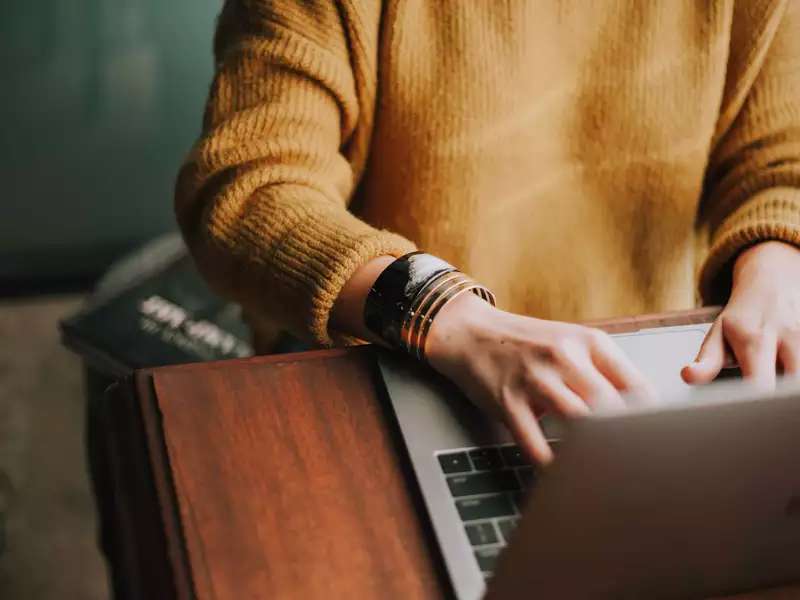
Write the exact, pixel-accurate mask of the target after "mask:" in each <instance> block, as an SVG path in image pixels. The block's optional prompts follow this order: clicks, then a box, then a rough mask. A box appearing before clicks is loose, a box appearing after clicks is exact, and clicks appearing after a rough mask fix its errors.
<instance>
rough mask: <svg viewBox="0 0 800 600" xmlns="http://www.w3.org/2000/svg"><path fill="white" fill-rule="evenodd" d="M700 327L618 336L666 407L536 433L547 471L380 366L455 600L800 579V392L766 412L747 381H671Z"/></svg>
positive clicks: (446, 390)
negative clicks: (548, 453)
mask: <svg viewBox="0 0 800 600" xmlns="http://www.w3.org/2000/svg"><path fill="white" fill-rule="evenodd" d="M708 327H709V325H708V324H701V325H686V326H677V327H664V328H658V329H649V330H640V331H637V332H634V333H626V334H620V335H616V336H613V337H614V339H615V341H616V342H617V343H618V344H619V345H620V346H621V348H622V349H623V350H624V351H625V352H626V353H627V354H628V355H629V357H630V358H631V359H632V360H633V361H634V363H635V364H636V365H637V366H638V367H639V369H640V370H641V371H642V372H643V373H644V374H645V375H646V376H648V377H650V379H651V381H653V382H654V383H655V385H656V387H657V388H658V389H659V391H660V392H661V395H662V399H664V400H665V402H663V403H662V404H660V405H659V407H658V408H650V409H638V410H635V411H633V410H632V411H626V412H622V413H618V414H615V413H607V414H597V415H593V416H591V417H588V418H585V419H580V420H575V421H570V422H561V421H559V420H557V419H554V418H550V419H549V420H548V419H545V420H544V421H543V423H542V425H543V429H544V431H545V435H546V436H547V438H548V439H549V440H550V441H551V444H552V446H553V448H554V451H555V455H556V459H555V461H554V463H553V465H551V466H550V467H549V468H548V469H547V470H546V471H544V472H542V471H540V470H539V469H537V468H536V467H534V466H533V465H531V464H530V463H529V462H528V460H527V458H526V457H525V456H524V455H523V454H522V453H521V452H520V450H519V448H518V447H517V446H516V445H515V444H514V441H513V439H512V437H511V435H510V434H509V433H508V431H507V430H506V429H505V428H504V427H503V426H502V425H500V424H499V423H497V422H494V421H491V420H489V419H488V418H487V417H486V416H484V414H483V413H482V412H481V411H479V410H478V409H477V408H476V407H474V406H473V405H472V404H470V402H469V401H468V400H467V399H465V398H464V397H463V396H462V394H461V393H460V392H459V391H458V390H457V389H456V388H455V386H453V385H452V384H451V383H449V382H447V381H445V380H444V378H442V377H439V376H438V375H436V374H434V373H432V371H431V370H430V369H428V368H426V367H424V366H422V365H420V364H418V363H415V362H414V361H412V360H410V359H407V358H405V357H403V356H398V355H397V354H394V353H389V352H382V353H380V354H379V359H378V361H379V366H380V370H381V374H382V376H383V380H384V384H385V387H386V390H387V393H388V396H389V399H390V402H391V406H392V407H393V410H394V413H395V415H396V418H397V422H398V424H399V427H400V431H401V433H402V437H403V440H404V442H405V446H406V449H407V451H408V456H409V458H410V461H411V465H412V467H413V471H414V473H415V475H416V479H417V482H418V484H419V488H420V491H421V494H422V498H423V500H424V504H425V507H426V509H427V512H428V516H429V518H430V523H431V525H432V527H433V531H434V533H435V537H436V539H437V541H438V544H439V547H440V549H441V553H442V556H443V558H444V563H445V566H446V568H447V572H448V575H449V578H450V580H451V583H452V587H453V591H454V593H455V596H456V597H457V598H458V599H459V600H474V599H476V598H480V597H483V595H484V594H485V593H486V591H487V584H490V585H489V586H488V589H489V595H490V596H496V597H499V598H558V599H561V598H564V599H569V598H580V599H586V598H660V597H663V598H685V597H703V596H707V595H710V594H720V593H727V592H731V591H739V590H745V589H750V588H757V587H763V586H765V585H768V584H778V583H782V582H786V581H792V580H795V579H800V558H798V557H800V386H798V384H793V385H786V386H782V387H780V388H779V391H777V392H776V393H775V394H774V395H773V396H774V397H772V398H771V399H770V400H769V401H765V400H764V398H763V394H761V393H759V392H758V391H756V390H753V389H752V388H751V387H749V386H747V385H746V384H744V383H742V382H726V383H715V384H712V385H710V386H704V387H702V388H690V387H689V386H687V385H686V384H685V383H683V381H682V379H681V378H680V370H681V368H682V367H683V366H684V365H686V364H687V363H688V362H690V361H691V360H693V359H694V357H695V355H696V354H697V351H698V349H699V347H700V344H701V343H702V340H703V338H704V336H705V334H706V332H707V331H708ZM523 515H524V519H523V518H522V516H523ZM511 539H514V540H515V543H514V544H513V545H512V546H511V547H510V549H509V552H508V553H506V552H504V550H505V548H506V546H507V545H508V543H509V541H510V540H511Z"/></svg>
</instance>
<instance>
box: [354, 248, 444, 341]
mask: <svg viewBox="0 0 800 600" xmlns="http://www.w3.org/2000/svg"><path fill="white" fill-rule="evenodd" d="M455 270H456V268H455V267H454V266H453V265H451V264H450V263H448V262H446V261H443V260H442V259H440V258H436V257H435V256H432V255H430V254H425V253H424V252H412V253H410V254H406V255H405V256H401V257H400V258H398V259H397V260H395V261H394V262H392V264H390V265H389V266H388V267H386V269H384V270H383V272H382V273H381V274H380V275H379V276H378V278H377V279H376V280H375V283H374V284H373V286H372V288H371V289H370V291H369V294H368V295H367V300H366V302H365V304H364V324H365V325H366V326H367V329H369V330H370V331H371V332H372V333H374V334H375V335H377V336H378V337H379V338H381V339H382V340H383V341H385V342H386V343H388V344H389V345H391V346H392V347H395V348H402V347H403V344H402V342H401V328H402V324H403V320H404V319H405V316H406V314H407V313H408V311H409V309H410V308H411V305H412V303H413V302H414V299H415V298H416V297H417V295H418V294H419V292H420V290H421V289H422V288H423V287H425V285H426V284H428V283H429V282H430V281H431V280H432V279H434V278H437V277H439V276H441V275H443V274H444V273H449V272H451V271H455Z"/></svg>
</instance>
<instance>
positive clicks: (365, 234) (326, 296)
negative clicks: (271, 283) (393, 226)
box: [271, 209, 416, 346]
mask: <svg viewBox="0 0 800 600" xmlns="http://www.w3.org/2000/svg"><path fill="white" fill-rule="evenodd" d="M414 250H416V247H415V246H414V244H412V243H411V242H410V241H408V240H407V239H405V238H403V237H401V236H399V235H396V234H393V233H390V232H388V231H382V230H377V229H375V228H373V227H370V226H369V225H367V224H365V223H364V222H363V221H360V220H359V219H357V218H356V217H354V216H353V215H352V214H350V213H348V212H345V211H342V210H341V209H340V210H331V211H328V214H325V215H322V214H319V213H316V214H313V215H310V216H309V217H308V218H305V219H303V220H302V221H300V222H299V223H297V224H296V226H295V228H294V230H293V232H292V235H289V236H286V238H285V239H284V240H283V242H282V243H281V245H280V246H279V247H278V248H277V250H276V252H275V255H274V259H273V260H272V261H271V262H272V264H273V265H274V268H275V269H276V270H277V271H278V273H277V275H278V277H279V279H281V280H282V281H283V282H284V283H285V284H286V285H287V287H288V288H291V289H293V290H294V291H296V292H298V293H297V295H294V297H296V298H298V301H299V302H300V303H302V304H303V305H304V306H302V307H300V306H298V307H297V308H298V309H300V308H302V313H301V315H300V317H301V323H299V326H300V327H302V329H304V330H305V331H307V332H308V333H309V334H310V335H311V336H312V338H313V340H314V341H315V342H317V343H319V344H322V345H324V346H331V345H334V344H337V343H339V344H350V343H353V342H354V341H355V340H354V338H350V337H347V336H343V335H339V334H337V333H336V332H333V331H330V329H329V325H328V324H329V319H330V314H331V310H332V309H333V304H334V302H335V301H336V298H337V297H338V296H339V292H341V290H342V288H343V287H344V284H345V283H346V282H347V280H348V279H349V278H350V277H351V276H352V275H353V273H354V272H355V271H356V270H357V269H358V268H359V267H361V266H363V265H364V264H366V263H367V262H369V261H370V260H372V259H373V258H377V257H379V256H385V255H389V256H395V257H399V256H402V255H404V254H406V253H408V252H412V251H414Z"/></svg>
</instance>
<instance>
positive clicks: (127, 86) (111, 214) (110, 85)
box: [0, 0, 221, 600]
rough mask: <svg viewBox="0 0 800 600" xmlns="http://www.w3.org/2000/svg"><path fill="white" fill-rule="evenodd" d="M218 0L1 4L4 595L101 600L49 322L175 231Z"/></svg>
mask: <svg viewBox="0 0 800 600" xmlns="http://www.w3.org/2000/svg"><path fill="white" fill-rule="evenodd" d="M220 4H221V0H168V1H163V0H41V1H39V2H3V3H0V61H2V73H3V93H2V94H0V114H2V116H3V126H2V128H1V129H0V181H2V200H0V517H2V522H0V548H2V550H0V598H3V599H4V600H12V599H13V600H16V599H18V598H19V599H25V600H37V599H50V598H74V599H82V598H91V599H100V598H108V597H109V595H108V594H109V593H108V584H107V581H106V574H105V569H104V565H103V563H102V559H101V558H100V555H99V552H98V550H97V546H96V544H95V537H96V530H95V519H96V518H95V511H94V506H93V500H92V496H91V493H90V488H89V480H88V477H87V472H86V461H85V456H84V445H83V435H84V419H85V414H84V412H85V400H84V398H85V390H84V385H85V384H84V379H83V375H82V367H81V360H80V359H79V358H78V357H77V356H75V355H74V354H72V353H70V352H68V351H67V350H66V349H64V348H63V347H62V346H61V345H60V342H59V333H58V329H57V323H58V321H59V320H60V319H61V318H63V317H64V316H66V315H69V314H72V313H73V312H75V311H76V310H77V309H78V308H79V307H81V306H82V305H83V304H84V302H85V301H86V299H87V297H89V295H90V294H91V290H92V288H93V286H94V285H95V283H96V282H97V281H98V279H99V278H100V277H101V276H102V274H103V273H105V272H106V270H107V269H108V267H109V266H110V265H112V264H115V263H116V262H117V261H119V259H120V258H121V257H123V256H125V255H126V254H128V253H129V252H130V251H131V250H132V249H133V248H136V247H139V246H140V245H141V244H142V243H144V242H145V241H147V240H151V239H153V238H154V237H156V236H158V235H160V234H163V233H165V232H168V231H172V230H174V223H173V213H172V187H173V183H174V179H175V175H176V172H177V168H178V166H179V164H180V161H181V159H182V157H183V156H184V154H185V153H186V151H187V150H188V148H189V146H190V145H191V143H192V142H193V141H194V139H195V138H196V136H197V134H198V133H199V128H200V124H201V117H202V109H203V103H204V99H205V95H206V92H207V89H208V85H209V83H210V79H211V72H212V56H211V41H212V35H213V25H214V19H215V17H216V15H217V13H218V11H219V8H220Z"/></svg>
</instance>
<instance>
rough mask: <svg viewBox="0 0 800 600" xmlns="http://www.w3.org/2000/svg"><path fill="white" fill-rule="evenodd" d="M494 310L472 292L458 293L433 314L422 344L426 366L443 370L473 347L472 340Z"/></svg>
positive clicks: (477, 336)
mask: <svg viewBox="0 0 800 600" xmlns="http://www.w3.org/2000/svg"><path fill="white" fill-rule="evenodd" d="M494 312H497V309H496V308H495V307H493V306H492V305H491V304H489V303H488V302H486V301H485V300H482V299H481V298H479V297H478V296H476V295H475V294H471V293H469V294H461V295H459V296H458V297H456V298H454V299H453V300H452V301H450V302H448V303H447V304H446V305H445V306H444V307H443V308H442V309H441V311H439V314H437V315H436V319H435V320H434V321H433V324H432V325H431V329H430V332H429V333H428V339H427V341H426V345H425V354H426V357H427V360H428V362H429V363H430V365H431V366H432V367H433V368H434V369H436V370H437V371H440V372H444V371H446V370H447V365H449V364H452V363H453V362H454V361H457V360H458V357H459V356H462V355H464V354H466V353H469V352H470V351H472V350H474V346H473V342H474V341H475V340H477V339H478V338H479V335H478V334H479V331H480V330H481V329H482V328H485V327H486V326H487V322H488V321H489V319H490V318H491V314H492V313H494Z"/></svg>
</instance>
